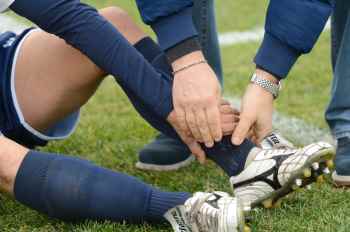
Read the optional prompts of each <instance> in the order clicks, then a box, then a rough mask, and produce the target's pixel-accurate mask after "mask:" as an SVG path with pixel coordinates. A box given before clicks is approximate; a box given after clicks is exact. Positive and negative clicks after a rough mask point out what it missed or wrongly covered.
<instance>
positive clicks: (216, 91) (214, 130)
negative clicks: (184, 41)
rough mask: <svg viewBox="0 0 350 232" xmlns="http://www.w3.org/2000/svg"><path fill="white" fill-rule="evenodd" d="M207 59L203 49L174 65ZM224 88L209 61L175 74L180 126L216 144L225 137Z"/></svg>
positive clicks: (174, 67)
mask: <svg viewBox="0 0 350 232" xmlns="http://www.w3.org/2000/svg"><path fill="white" fill-rule="evenodd" d="M200 60H204V57H203V54H202V53H201V52H199V51H198V52H193V53H190V54H188V55H186V56H184V57H182V58H180V59H178V60H176V61H175V62H173V64H172V66H173V69H174V70H175V71H176V70H179V69H181V68H183V67H185V66H187V65H190V64H193V63H195V62H198V61H200ZM220 100H221V88H220V84H219V82H218V80H217V78H216V75H215V73H214V72H213V70H212V69H211V68H210V67H209V65H208V64H206V63H202V64H198V65H194V66H192V67H190V68H188V69H186V70H183V71H181V72H178V73H177V74H175V77H174V85H173V103H174V110H175V112H176V116H177V120H178V123H179V127H180V130H181V131H182V133H183V134H189V132H190V133H191V134H192V135H193V137H194V139H195V140H196V141H200V142H203V143H204V144H205V145H206V146H207V147H212V146H213V145H214V141H220V140H221V138H222V130H221V121H220V110H219V106H220Z"/></svg>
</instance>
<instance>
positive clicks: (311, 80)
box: [0, 0, 350, 232]
mask: <svg viewBox="0 0 350 232" xmlns="http://www.w3.org/2000/svg"><path fill="white" fill-rule="evenodd" d="M88 2H89V3H91V4H94V5H95V6H97V7H99V8H101V7H105V6H108V5H113V4H115V1H107V0H104V1H103V0H99V1H97V0H90V1H88ZM266 2H267V1H266V0H264V1H255V0H235V1H217V5H218V6H217V13H218V16H217V18H218V24H219V30H220V31H221V32H225V31H231V30H245V29H251V28H255V27H257V26H261V25H263V20H264V14H265V12H264V11H265V8H266ZM117 4H119V5H120V6H122V7H123V8H125V9H127V10H128V11H129V12H130V14H131V15H132V16H133V17H134V18H135V19H137V20H138V23H139V24H140V25H142V23H141V21H140V20H139V19H138V12H137V10H136V8H135V5H134V1H126V0H124V1H117ZM146 30H147V32H150V30H149V29H146ZM329 42H330V36H329V33H325V34H324V35H323V36H322V38H321V39H320V41H319V43H318V44H317V47H316V48H315V49H314V51H313V52H312V54H310V55H309V56H305V57H303V58H301V59H300V60H299V62H298V64H297V65H296V66H295V68H294V69H293V71H292V72H291V74H290V77H289V78H288V80H287V81H285V83H284V86H285V87H284V90H283V92H282V95H281V97H280V99H279V100H278V102H277V104H276V105H277V109H278V110H279V111H280V112H282V113H284V114H287V115H291V116H296V117H298V118H301V119H303V120H305V121H307V122H309V123H312V124H314V125H316V126H319V127H322V128H325V127H326V124H325V122H324V119H323V114H324V113H323V112H324V109H325V107H326V105H327V102H328V101H329V91H330V90H329V89H330V82H331V68H330V62H329V53H330V51H329V47H330V46H329ZM258 46H259V44H258V43H248V44H241V45H239V46H231V47H225V48H224V49H223V50H222V54H223V61H224V71H225V82H226V86H225V94H226V95H227V96H241V95H242V93H243V91H244V89H245V85H246V84H247V82H248V79H249V77H250V74H251V73H252V72H253V70H254V66H253V64H252V62H251V60H252V58H253V56H254V54H255V52H256V49H257V47H258ZM155 134H156V132H155V131H154V130H153V129H152V128H150V127H149V126H148V125H147V124H146V123H145V122H144V121H143V120H142V119H141V118H140V117H139V116H138V115H137V114H136V112H135V111H134V110H133V108H132V107H131V105H130V104H129V102H128V99H127V98H126V97H125V95H124V94H123V93H122V91H121V90H120V89H119V88H118V87H116V85H115V83H114V82H113V80H107V81H106V82H104V83H103V84H102V86H101V88H100V89H99V91H98V92H97V94H96V96H95V97H93V98H92V99H91V101H90V102H89V103H88V104H87V105H86V107H84V108H83V109H82V118H81V123H80V126H79V128H78V130H77V132H76V133H75V134H74V135H73V136H72V137H71V138H70V139H68V140H66V141H63V142H55V143H51V144H50V145H49V146H48V147H46V148H45V149H44V150H45V151H49V152H57V153H66V154H72V155H76V156H79V157H82V158H85V159H89V160H92V161H93V162H95V163H96V164H98V165H101V166H104V167H107V168H110V169H113V170H117V171H121V172H125V173H128V174H130V175H135V176H137V177H139V178H140V179H142V180H144V181H146V182H148V183H151V184H153V185H155V186H158V187H160V188H162V189H166V190H172V191H189V192H195V191H203V190H214V189H217V190H224V191H230V190H229V186H228V183H227V182H228V180H227V178H226V177H225V175H224V174H223V173H222V171H220V170H219V169H218V168H216V167H215V166H214V165H213V164H209V165H208V166H206V167H203V166H200V165H198V164H192V165H191V166H190V167H187V168H185V169H182V170H180V171H178V172H170V173H158V172H142V171H139V170H137V169H135V168H134V163H135V162H136V161H137V152H138V150H139V149H140V148H142V146H143V145H144V144H146V143H147V142H148V141H150V140H151V139H152V138H153V137H154V135H155ZM349 197H350V192H349V191H347V190H343V189H334V188H332V185H331V184H330V183H329V182H327V183H326V184H325V185H323V186H317V185H314V186H313V190H311V191H301V192H298V193H295V194H292V195H291V196H290V197H288V198H287V199H286V200H285V201H284V202H283V203H282V207H281V208H279V209H274V210H264V209H259V210H258V211H256V212H254V213H253V215H252V227H253V231H259V232H262V231H264V232H265V231H266V232H267V231H286V232H294V231H295V232H297V231H298V232H299V231H308V232H320V231H322V232H333V231H339V232H342V231H343V232H346V231H349V229H348V228H349V226H350V220H349V219H350V210H349V209H350V202H349V200H348V199H349ZM0 231H1V232H5V231H11V232H12V231H23V232H24V231H36V232H39V231H40V232H41V231H43V232H44V231H45V232H46V231H101V232H102V231H104V232H105V231H106V232H109V231H120V232H122V231H123V232H151V231H152V232H153V231H171V229H170V228H169V227H168V226H167V225H159V226H157V225H140V226H134V225H125V224H116V223H108V222H106V223H95V222H85V223H81V224H66V223H63V222H60V221H56V220H52V219H48V218H47V217H46V216H44V215H41V214H38V213H36V212H35V211H32V210H30V209H28V208H26V207H24V206H22V205H20V204H19V203H16V202H14V201H12V200H9V199H8V200H5V201H4V210H2V211H0Z"/></svg>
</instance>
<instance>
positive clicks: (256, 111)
mask: <svg viewBox="0 0 350 232" xmlns="http://www.w3.org/2000/svg"><path fill="white" fill-rule="evenodd" d="M257 74H258V76H260V77H261V78H264V79H268V80H270V81H278V80H277V79H276V78H275V77H273V76H272V75H271V74H269V73H267V72H265V71H262V70H257ZM273 100H274V99H273V96H272V94H271V93H269V92H268V91H266V90H265V89H263V88H262V87H260V86H258V85H255V84H252V83H250V84H249V85H248V87H247V90H246V92H245V94H244V97H243V99H242V105H241V115H240V121H239V123H238V126H237V128H236V129H235V131H234V133H233V135H232V143H233V144H235V145H240V144H241V143H242V142H243V141H244V139H245V138H247V137H251V138H252V140H253V142H254V143H256V144H259V143H260V142H261V140H262V139H263V138H264V137H265V136H267V135H268V134H269V133H271V131H272V114H273ZM249 131H253V134H252V133H249Z"/></svg>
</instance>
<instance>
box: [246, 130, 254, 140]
mask: <svg viewBox="0 0 350 232" xmlns="http://www.w3.org/2000/svg"><path fill="white" fill-rule="evenodd" d="M253 137H255V135H254V130H252V129H250V130H249V131H248V133H247V138H248V139H250V140H252V139H253Z"/></svg>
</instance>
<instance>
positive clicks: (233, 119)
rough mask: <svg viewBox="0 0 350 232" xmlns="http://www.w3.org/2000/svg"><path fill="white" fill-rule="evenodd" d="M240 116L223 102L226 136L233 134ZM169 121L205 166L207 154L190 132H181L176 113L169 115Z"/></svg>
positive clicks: (222, 110)
mask: <svg viewBox="0 0 350 232" xmlns="http://www.w3.org/2000/svg"><path fill="white" fill-rule="evenodd" d="M239 114H240V113H239V111H238V110H237V109H235V108H233V107H232V106H231V105H230V103H228V102H227V101H225V100H222V101H221V105H220V120H221V122H222V124H221V126H222V127H221V131H222V133H223V134H224V135H230V134H232V133H233V131H234V129H235V128H236V126H237V124H238V122H239ZM167 121H168V122H169V123H170V124H171V125H172V127H173V128H174V129H175V131H176V132H177V134H178V135H179V136H180V138H181V140H182V141H183V142H184V143H185V144H186V145H187V146H188V148H189V149H190V151H191V153H192V154H193V155H194V156H195V157H196V158H197V160H198V161H199V162H200V163H201V164H204V163H205V161H206V154H205V152H204V151H203V149H202V147H201V145H200V144H199V142H197V141H196V139H195V138H194V137H193V136H192V134H191V133H190V132H189V133H184V132H183V130H181V128H180V126H179V122H178V119H177V117H176V113H175V111H172V112H171V113H170V114H169V116H168V118H167Z"/></svg>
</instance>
